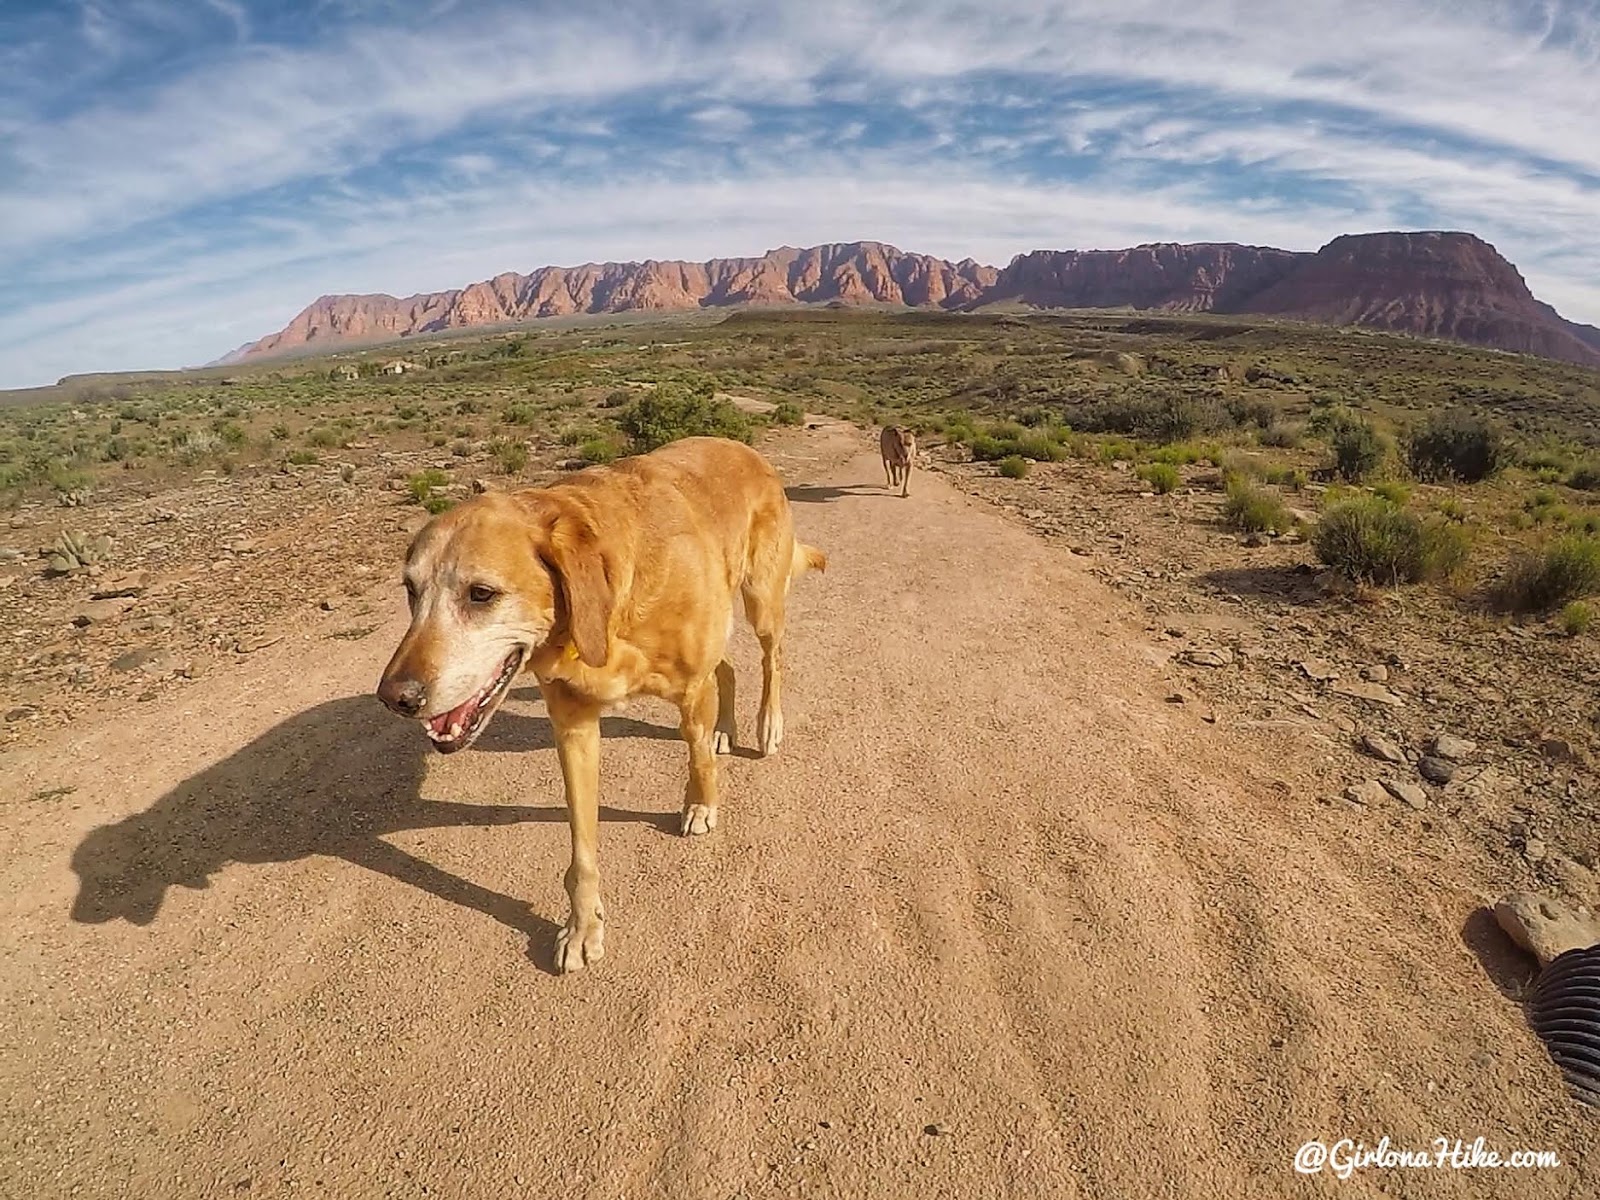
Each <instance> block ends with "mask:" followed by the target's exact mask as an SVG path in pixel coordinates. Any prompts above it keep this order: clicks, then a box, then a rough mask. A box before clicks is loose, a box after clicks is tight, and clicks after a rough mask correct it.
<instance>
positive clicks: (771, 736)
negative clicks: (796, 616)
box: [744, 580, 788, 754]
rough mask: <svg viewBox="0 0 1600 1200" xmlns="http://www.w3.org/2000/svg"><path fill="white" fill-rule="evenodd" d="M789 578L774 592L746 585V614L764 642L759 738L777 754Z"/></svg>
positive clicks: (768, 751)
mask: <svg viewBox="0 0 1600 1200" xmlns="http://www.w3.org/2000/svg"><path fill="white" fill-rule="evenodd" d="M787 582H788V581H787V580H780V581H778V582H777V583H776V585H775V586H774V587H773V588H772V589H771V593H769V594H765V595H763V594H762V592H761V591H760V590H759V589H758V588H756V587H754V586H752V585H750V584H746V585H745V590H744V613H745V616H746V617H748V618H749V619H750V626H751V628H752V629H754V630H755V631H756V640H757V641H759V642H760V643H761V707H760V709H759V710H757V713H756V737H757V739H758V740H759V743H760V746H761V753H762V754H776V753H777V752H778V747H779V745H781V744H782V742H783V616H784V613H783V610H784V592H785V591H786V590H787Z"/></svg>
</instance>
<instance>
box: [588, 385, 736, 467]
mask: <svg viewBox="0 0 1600 1200" xmlns="http://www.w3.org/2000/svg"><path fill="white" fill-rule="evenodd" d="M617 424H618V425H619V426H620V427H621V429H622V431H623V433H625V434H627V435H628V438H629V439H630V440H631V441H632V443H633V448H634V450H635V451H636V452H638V453H646V452H648V451H651V450H654V449H656V448H657V447H660V446H665V445H666V444H667V443H668V442H675V441H677V440H678V439H679V438H686V437H724V438H732V439H734V440H735V441H740V442H749V441H750V440H751V439H752V438H753V437H754V435H755V427H754V423H753V422H752V421H751V420H750V418H749V416H748V415H746V414H745V413H743V412H741V411H739V409H737V408H736V407H734V405H733V404H731V403H730V402H729V401H727V400H716V399H713V398H712V397H711V396H709V395H707V394H705V391H704V390H703V389H701V390H691V389H690V388H688V387H686V386H684V385H682V384H666V383H664V384H661V385H660V386H659V387H657V388H656V389H655V390H654V391H650V392H646V393H645V394H644V395H642V396H639V397H637V398H635V399H634V400H631V401H630V402H629V403H628V405H627V407H626V408H624V409H623V410H622V411H621V413H619V414H618V416H617Z"/></svg>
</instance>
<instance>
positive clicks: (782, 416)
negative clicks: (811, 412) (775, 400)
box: [772, 400, 806, 425]
mask: <svg viewBox="0 0 1600 1200" xmlns="http://www.w3.org/2000/svg"><path fill="white" fill-rule="evenodd" d="M805 419H806V413H805V409H803V408H801V407H800V406H799V405H798V404H796V403H795V402H794V401H793V400H785V401H784V402H783V403H781V404H779V405H778V407H777V408H775V409H773V410H772V421H773V424H775V425H802V424H804V423H805Z"/></svg>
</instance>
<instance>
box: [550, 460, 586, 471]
mask: <svg viewBox="0 0 1600 1200" xmlns="http://www.w3.org/2000/svg"><path fill="white" fill-rule="evenodd" d="M588 465H589V464H588V463H586V462H584V461H583V459H581V458H563V459H562V460H561V461H560V462H558V463H556V470H558V471H581V470H583V468H584V467H586V466H588Z"/></svg>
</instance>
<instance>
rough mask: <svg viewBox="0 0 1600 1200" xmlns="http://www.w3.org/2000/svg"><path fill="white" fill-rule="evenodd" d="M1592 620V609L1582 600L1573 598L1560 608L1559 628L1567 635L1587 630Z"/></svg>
mask: <svg viewBox="0 0 1600 1200" xmlns="http://www.w3.org/2000/svg"><path fill="white" fill-rule="evenodd" d="M1593 621H1594V609H1593V608H1591V607H1590V606H1589V605H1588V604H1587V603H1585V602H1584V601H1582V600H1574V601H1572V602H1571V603H1569V604H1568V605H1567V606H1566V607H1565V608H1563V609H1562V610H1561V628H1562V631H1563V632H1565V633H1566V635H1567V636H1568V637H1577V636H1578V635H1579V634H1581V633H1585V632H1587V631H1588V628H1589V626H1590V624H1592V623H1593Z"/></svg>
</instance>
